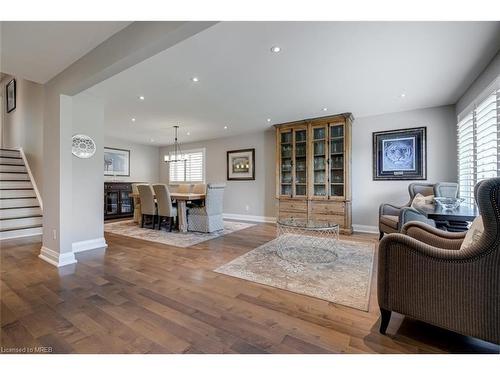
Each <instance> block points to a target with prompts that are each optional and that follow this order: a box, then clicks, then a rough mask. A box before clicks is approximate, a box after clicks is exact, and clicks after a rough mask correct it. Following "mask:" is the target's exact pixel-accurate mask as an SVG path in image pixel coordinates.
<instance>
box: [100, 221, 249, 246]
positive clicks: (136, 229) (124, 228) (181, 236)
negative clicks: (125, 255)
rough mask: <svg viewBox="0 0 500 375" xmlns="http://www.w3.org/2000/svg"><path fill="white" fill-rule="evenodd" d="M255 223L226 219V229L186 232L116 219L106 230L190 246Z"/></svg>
mask: <svg viewBox="0 0 500 375" xmlns="http://www.w3.org/2000/svg"><path fill="white" fill-rule="evenodd" d="M254 225H255V224H249V223H242V222H236V221H226V220H224V230H221V231H218V232H213V233H199V232H186V233H180V232H177V231H172V232H167V231H166V230H165V228H162V230H157V229H148V228H141V227H140V226H139V225H138V224H137V223H134V221H133V220H126V221H116V222H114V223H107V224H104V231H105V232H109V233H113V234H120V235H122V236H127V237H133V238H138V239H141V240H146V241H152V242H159V243H162V244H165V245H171V246H177V247H190V246H193V245H196V244H199V243H201V242H205V241H208V240H211V239H213V238H217V237H220V236H224V235H226V234H229V233H233V232H236V231H239V230H242V229H246V228H250V227H253V226H254Z"/></svg>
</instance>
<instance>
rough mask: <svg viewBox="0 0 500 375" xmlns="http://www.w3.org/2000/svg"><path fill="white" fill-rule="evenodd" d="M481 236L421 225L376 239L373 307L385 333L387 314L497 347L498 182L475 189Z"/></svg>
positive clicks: (499, 309) (499, 320) (499, 336)
mask: <svg viewBox="0 0 500 375" xmlns="http://www.w3.org/2000/svg"><path fill="white" fill-rule="evenodd" d="M475 197H476V202H477V204H478V206H479V212H480V214H481V216H482V221H483V224H484V232H482V234H481V235H480V236H478V237H477V238H474V239H473V241H471V242H470V243H469V242H467V245H465V244H464V246H462V243H463V240H464V238H465V236H466V234H465V233H448V232H444V231H441V230H439V229H436V228H433V227H432V226H430V225H427V224H425V223H421V222H410V223H407V224H405V225H404V227H403V228H402V233H393V234H389V235H387V236H384V238H383V239H382V240H381V241H380V246H379V260H378V265H379V267H378V303H379V306H380V311H381V315H382V319H381V325H380V332H381V333H383V334H385V332H386V329H387V326H388V324H389V320H390V317H391V312H393V311H395V312H398V313H401V314H404V315H407V316H410V317H412V318H415V319H418V320H421V321H424V322H427V323H429V324H433V325H436V326H439V327H442V328H445V329H449V330H451V331H455V332H458V333H461V334H464V335H468V336H473V337H477V338H480V339H483V340H486V341H490V342H494V343H496V344H500V178H492V179H489V180H485V181H482V182H481V183H479V184H477V185H476V188H475Z"/></svg>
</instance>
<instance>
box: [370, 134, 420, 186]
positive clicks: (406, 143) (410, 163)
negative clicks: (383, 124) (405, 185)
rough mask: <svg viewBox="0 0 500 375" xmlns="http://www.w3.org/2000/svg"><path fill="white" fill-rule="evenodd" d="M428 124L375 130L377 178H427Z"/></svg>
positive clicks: (374, 165)
mask: <svg viewBox="0 0 500 375" xmlns="http://www.w3.org/2000/svg"><path fill="white" fill-rule="evenodd" d="M426 179H427V127H425V126H422V127H418V128H408V129H398V130H389V131H381V132H374V133H373V180H374V181H384V180H385V181H387V180H397V181H400V180H426Z"/></svg>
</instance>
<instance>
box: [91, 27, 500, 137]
mask: <svg viewBox="0 0 500 375" xmlns="http://www.w3.org/2000/svg"><path fill="white" fill-rule="evenodd" d="M274 45H278V46H280V47H281V48H282V51H281V52H280V53H278V54H275V53H271V52H270V48H271V47H272V46H274ZM499 46H500V23H499V22H222V23H219V24H216V25H215V26H213V27H211V28H209V29H207V30H205V31H203V32H201V33H199V34H197V35H195V36H193V37H191V38H190V39H188V40H186V41H184V42H182V43H180V44H178V45H176V46H174V47H172V48H170V49H168V50H166V51H164V52H162V53H160V54H158V55H156V56H153V57H152V58H150V59H148V60H146V61H144V62H142V63H140V64H138V65H136V66H134V67H132V68H130V69H128V70H126V71H124V72H122V73H120V74H118V75H116V76H114V77H112V78H110V79H108V80H107V81H104V82H102V83H100V84H99V85H97V86H95V87H93V88H91V89H90V91H91V92H93V94H95V95H98V96H102V97H103V98H104V99H105V101H106V114H105V119H106V134H107V135H112V136H116V137H119V138H122V139H126V140H130V141H134V142H141V143H150V140H151V139H154V144H161V145H164V144H171V143H172V138H173V131H172V130H171V129H170V127H171V126H173V125H174V124H180V126H181V132H180V136H179V138H180V141H181V142H183V143H185V142H190V141H198V140H203V139H210V138H216V137H223V136H228V135H235V134H242V133H245V132H250V131H255V130H257V129H266V128H269V127H270V125H271V124H272V123H280V122H285V121H291V120H297V119H303V118H310V117H316V116H324V115H328V114H335V113H340V112H352V113H353V114H354V116H355V117H362V116H369V115H376V114H382V113H389V112H397V111H403V110H409V109H416V108H425V107H433V106H440V105H446V104H453V103H455V102H456V101H457V100H458V99H459V97H460V95H461V94H462V93H463V92H464V91H465V89H466V88H467V87H468V86H469V85H470V83H471V82H472V81H473V80H474V79H475V78H476V77H477V75H478V74H479V73H480V72H481V70H482V69H484V67H485V66H486V65H487V63H488V62H489V61H490V59H491V58H492V57H493V56H494V55H495V53H496V52H497V51H498V49H499ZM194 76H196V77H199V82H197V83H194V82H192V81H191V78H192V77H194ZM402 93H404V94H406V97H405V98H401V94H402ZM140 95H144V96H145V100H144V101H140V100H139V99H138V96H140ZM324 107H326V108H328V110H327V111H323V110H322V108H324ZM131 118H136V122H132V121H131ZM267 118H271V119H272V121H271V123H269V122H267V121H266V119H267ZM225 125H227V126H228V129H227V130H224V129H223V127H224V126H225ZM187 132H189V133H190V135H189V136H188V135H187V134H186V133H187Z"/></svg>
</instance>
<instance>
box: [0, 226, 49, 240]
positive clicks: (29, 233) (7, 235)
mask: <svg viewBox="0 0 500 375" xmlns="http://www.w3.org/2000/svg"><path fill="white" fill-rule="evenodd" d="M42 234H43V230H42V227H37V228H24V229H14V230H10V231H6V232H1V234H0V241H4V240H10V239H12V238H21V237H34V236H41V235H42Z"/></svg>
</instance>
